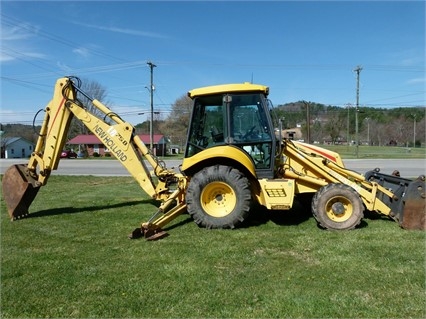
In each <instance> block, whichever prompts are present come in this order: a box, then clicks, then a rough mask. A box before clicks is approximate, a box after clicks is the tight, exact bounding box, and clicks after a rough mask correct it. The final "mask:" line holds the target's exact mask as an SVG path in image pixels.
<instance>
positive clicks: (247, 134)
mask: <svg viewBox="0 0 426 319" xmlns="http://www.w3.org/2000/svg"><path fill="white" fill-rule="evenodd" d="M255 128H256V125H255V126H253V127H252V128H251V129H249V130H248V131H247V133H246V134H244V135H243V140H245V139H247V138H248V137H249V136H250V135H252V134H253V131H254V129H255Z"/></svg>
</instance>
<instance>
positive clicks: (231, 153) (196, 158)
mask: <svg viewBox="0 0 426 319" xmlns="http://www.w3.org/2000/svg"><path fill="white" fill-rule="evenodd" d="M218 157H222V158H229V159H230V160H234V161H237V162H239V163H241V164H242V165H244V167H246V168H247V170H248V171H249V172H250V173H251V174H252V175H253V176H254V177H256V176H257V174H256V170H255V168H254V165H253V161H252V160H251V158H250V156H249V155H248V154H247V153H246V152H245V151H243V150H242V149H241V148H239V147H236V146H229V145H225V146H217V147H212V148H208V149H206V150H204V151H202V152H199V153H197V154H195V155H193V156H191V157H188V158H184V159H183V163H182V167H181V169H182V171H184V172H185V171H186V170H188V169H190V168H191V167H193V166H194V165H197V164H199V163H200V162H203V161H205V160H208V159H214V158H218Z"/></svg>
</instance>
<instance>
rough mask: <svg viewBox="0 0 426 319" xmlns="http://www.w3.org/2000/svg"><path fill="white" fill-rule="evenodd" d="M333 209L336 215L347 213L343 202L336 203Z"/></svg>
mask: <svg viewBox="0 0 426 319" xmlns="http://www.w3.org/2000/svg"><path fill="white" fill-rule="evenodd" d="M331 210H332V211H333V214H335V215H343V214H344V213H345V206H344V205H343V204H342V203H341V202H337V203H334V204H333V205H332V206H331Z"/></svg>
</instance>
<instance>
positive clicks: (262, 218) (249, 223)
mask: <svg viewBox="0 0 426 319" xmlns="http://www.w3.org/2000/svg"><path fill="white" fill-rule="evenodd" d="M311 200H312V196H309V195H306V196H299V198H298V199H297V200H295V201H294V203H293V207H292V208H291V209H289V210H268V209H266V208H265V207H263V206H260V205H258V206H255V207H254V208H253V209H252V210H251V211H250V214H249V217H248V218H247V220H245V221H244V223H243V224H242V225H240V227H241V228H249V227H254V226H260V225H263V224H266V223H268V222H273V223H274V224H277V225H280V226H297V225H300V224H302V223H304V222H306V221H308V220H309V219H311V218H314V217H313V215H312V211H311ZM369 220H383V221H385V222H392V223H394V222H395V221H394V220H392V219H391V218H389V217H388V216H385V215H381V214H379V213H375V212H371V211H367V210H365V211H364V218H363V219H362V220H361V222H360V224H359V225H358V226H357V227H356V229H360V228H365V227H368V221H369ZM317 227H318V228H320V229H323V228H322V227H321V226H320V225H318V224H317Z"/></svg>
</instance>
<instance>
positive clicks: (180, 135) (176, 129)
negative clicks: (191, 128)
mask: <svg viewBox="0 0 426 319" xmlns="http://www.w3.org/2000/svg"><path fill="white" fill-rule="evenodd" d="M191 105H192V100H191V98H189V97H188V96H187V95H182V96H181V97H180V98H178V99H177V100H176V101H175V103H174V104H173V105H172V110H171V113H170V115H169V116H168V118H167V119H166V120H165V121H164V122H163V123H162V125H161V127H160V129H161V131H162V132H163V134H164V135H166V136H168V137H170V139H171V141H172V143H177V144H179V145H183V143H184V141H185V140H186V135H187V132H188V124H189V117H190V115H191Z"/></svg>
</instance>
